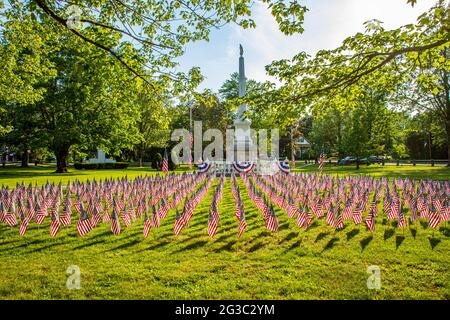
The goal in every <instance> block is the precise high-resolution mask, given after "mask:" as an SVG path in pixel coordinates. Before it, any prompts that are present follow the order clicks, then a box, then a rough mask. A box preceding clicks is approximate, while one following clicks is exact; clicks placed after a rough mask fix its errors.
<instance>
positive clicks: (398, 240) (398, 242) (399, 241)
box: [395, 235, 405, 249]
mask: <svg viewBox="0 0 450 320" xmlns="http://www.w3.org/2000/svg"><path fill="white" fill-rule="evenodd" d="M404 240H405V236H400V235H399V236H396V237H395V249H398V248H399V247H400V246H401V244H402V242H403V241H404Z"/></svg>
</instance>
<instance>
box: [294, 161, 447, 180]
mask: <svg viewBox="0 0 450 320" xmlns="http://www.w3.org/2000/svg"><path fill="white" fill-rule="evenodd" d="M303 166H305V164H304V163H302V164H300V163H297V167H298V168H296V169H294V170H293V172H311V173H316V172H318V169H317V165H311V166H307V167H303ZM323 173H324V174H327V175H339V176H343V175H367V176H373V177H381V176H385V177H388V178H395V177H401V178H406V177H410V178H414V179H427V178H431V179H436V180H449V179H450V168H449V167H446V166H434V167H432V166H422V165H420V166H419V165H418V166H412V165H401V166H396V165H384V166H383V165H378V164H372V165H369V166H367V165H361V166H360V169H359V170H356V167H355V166H334V165H328V164H327V165H325V166H324V170H323Z"/></svg>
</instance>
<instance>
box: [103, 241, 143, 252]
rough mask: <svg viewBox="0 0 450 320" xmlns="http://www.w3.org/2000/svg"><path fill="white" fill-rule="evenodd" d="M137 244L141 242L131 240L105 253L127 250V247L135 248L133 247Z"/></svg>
mask: <svg viewBox="0 0 450 320" xmlns="http://www.w3.org/2000/svg"><path fill="white" fill-rule="evenodd" d="M139 243H141V240H138V239H135V240H132V241H130V242H125V243H123V244H121V245H119V246H117V247H114V248H111V249H109V250H106V251H115V250H120V249H126V248H129V247H132V246H135V245H137V244H139Z"/></svg>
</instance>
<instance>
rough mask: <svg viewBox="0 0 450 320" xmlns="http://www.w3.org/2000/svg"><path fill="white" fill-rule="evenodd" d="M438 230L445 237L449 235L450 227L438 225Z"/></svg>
mask: <svg viewBox="0 0 450 320" xmlns="http://www.w3.org/2000/svg"><path fill="white" fill-rule="evenodd" d="M439 232H440V233H442V234H443V235H444V236H446V237H447V238H449V237H450V228H447V227H440V228H439Z"/></svg>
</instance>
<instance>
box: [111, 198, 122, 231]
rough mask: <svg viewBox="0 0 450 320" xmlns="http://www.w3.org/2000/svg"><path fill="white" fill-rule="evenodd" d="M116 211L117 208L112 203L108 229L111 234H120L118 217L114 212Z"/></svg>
mask: <svg viewBox="0 0 450 320" xmlns="http://www.w3.org/2000/svg"><path fill="white" fill-rule="evenodd" d="M117 209H118V208H117V206H116V203H115V201H114V204H113V206H112V210H111V219H110V220H111V222H110V229H111V232H112V233H113V234H120V221H119V216H118V214H117V212H116V210H117Z"/></svg>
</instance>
